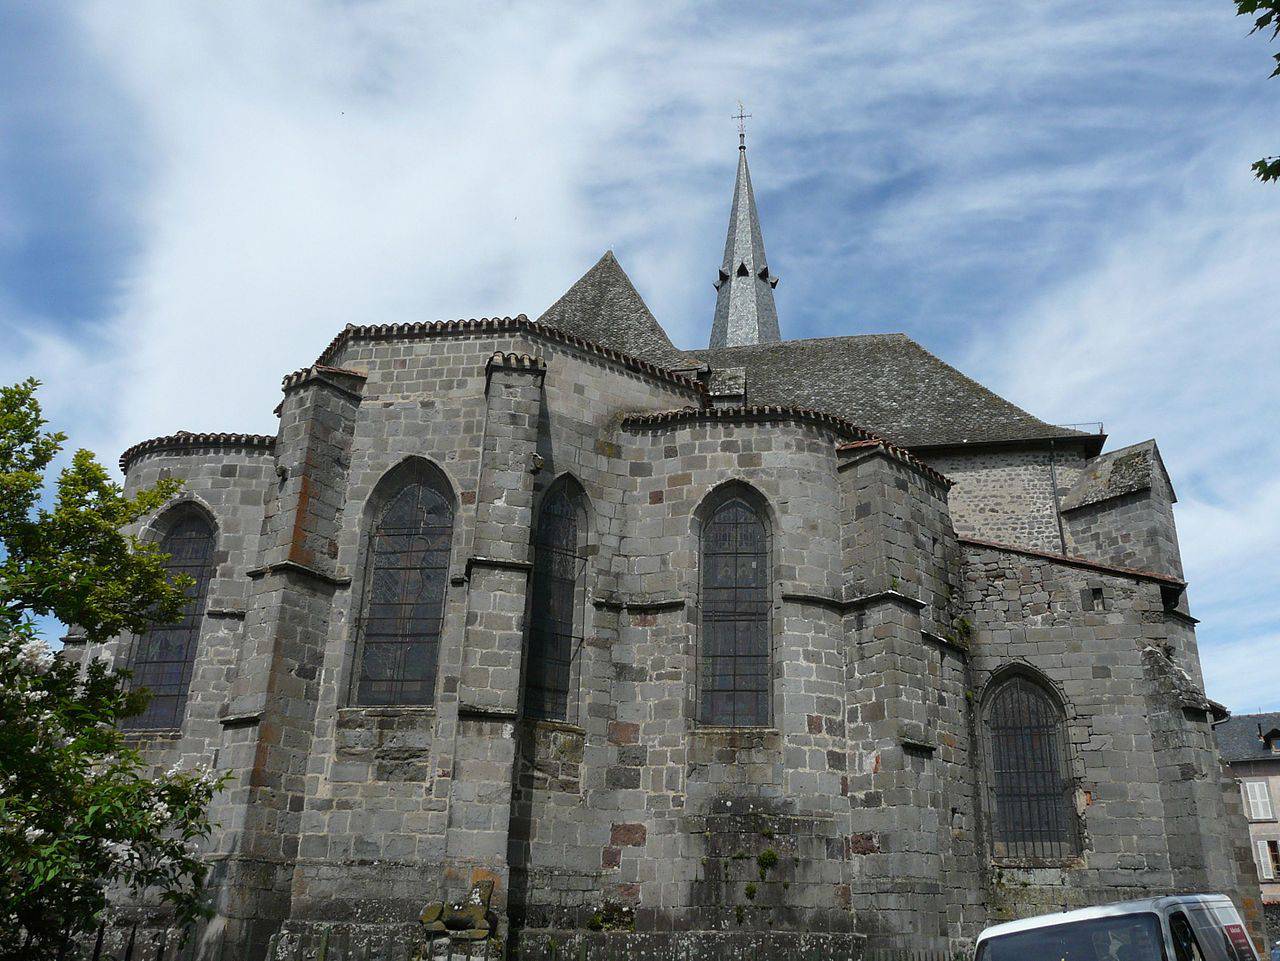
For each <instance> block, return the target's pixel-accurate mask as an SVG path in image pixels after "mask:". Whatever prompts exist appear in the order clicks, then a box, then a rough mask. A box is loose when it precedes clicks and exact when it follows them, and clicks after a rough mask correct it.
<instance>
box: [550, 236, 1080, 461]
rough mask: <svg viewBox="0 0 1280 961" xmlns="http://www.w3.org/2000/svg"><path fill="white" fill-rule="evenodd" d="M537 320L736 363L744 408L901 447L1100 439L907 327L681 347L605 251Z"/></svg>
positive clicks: (641, 352)
mask: <svg viewBox="0 0 1280 961" xmlns="http://www.w3.org/2000/svg"><path fill="white" fill-rule="evenodd" d="M538 321H539V323H543V324H547V325H549V326H552V327H556V328H558V329H560V330H562V331H565V332H566V333H569V334H572V335H574V336H577V337H581V338H584V339H586V340H589V341H594V342H595V343H598V344H602V345H604V346H606V347H610V348H612V349H614V350H619V351H623V352H625V353H628V354H632V355H634V356H637V357H641V358H643V359H645V360H648V361H650V362H652V363H654V364H657V365H658V366H662V367H667V368H669V369H680V368H684V369H688V368H690V367H695V366H697V365H699V364H707V365H710V367H711V368H713V369H716V370H723V369H725V368H743V369H744V372H745V378H746V380H745V384H746V394H745V396H744V397H743V398H742V400H741V403H742V404H743V405H760V406H770V405H776V406H783V407H803V408H812V409H816V410H821V411H824V412H826V413H829V414H832V415H834V416H836V417H840V418H843V419H845V420H847V421H851V422H852V423H854V424H857V425H859V426H860V427H864V428H866V429H868V430H871V431H874V432H875V433H877V434H880V435H882V436H884V437H885V438H887V439H888V440H890V441H891V442H893V443H894V444H897V445H899V446H902V447H911V448H921V447H938V446H944V445H948V446H949V445H964V444H982V443H991V442H1004V441H1019V440H1039V439H1044V438H1050V437H1053V438H1082V439H1084V440H1085V441H1086V443H1087V445H1088V446H1089V448H1090V449H1089V453H1090V454H1096V453H1097V452H1098V451H1099V450H1101V448H1102V441H1103V439H1104V438H1103V437H1102V436H1101V435H1098V434H1086V433H1083V432H1081V431H1077V430H1072V429H1070V428H1066V427H1055V426H1054V425H1052V424H1046V423H1045V422H1044V421H1042V420H1040V419H1039V418H1036V417H1033V416H1032V415H1031V414H1029V413H1027V412H1026V411H1024V410H1022V409H1021V408H1020V407H1016V406H1015V405H1013V404H1011V403H1009V401H1007V400H1005V399H1004V398H1002V397H999V396H997V395H996V394H994V393H992V392H991V391H989V390H987V388H985V387H983V386H982V385H981V384H979V383H978V382H977V381H975V380H972V379H971V378H969V377H966V376H965V375H964V374H962V373H960V371H958V370H956V369H955V368H954V367H952V366H951V365H950V364H947V363H944V362H943V361H942V360H940V359H939V358H938V357H935V356H934V355H933V354H931V353H929V351H927V350H925V349H924V348H923V347H921V346H920V345H919V344H917V343H916V342H915V341H914V340H912V339H911V338H910V337H907V336H906V335H905V334H865V335H857V336H850V337H823V338H817V339H813V340H784V341H780V342H777V343H763V344H751V345H749V346H743V347H724V348H717V349H707V350H695V351H683V352H682V351H679V350H677V349H676V348H675V347H674V346H672V344H671V340H670V338H668V337H667V335H666V332H665V331H664V330H663V329H662V326H661V325H660V324H659V323H658V321H657V320H656V319H655V318H654V316H653V314H652V313H651V312H650V311H649V308H648V307H647V306H646V305H645V302H644V300H643V299H642V298H641V297H640V294H639V293H637V292H636V289H635V286H634V285H633V284H632V283H631V280H630V278H629V277H627V274H626V272H625V271H624V270H623V269H622V266H621V265H620V264H619V263H618V261H617V259H616V258H615V257H614V255H613V252H612V251H607V252H606V253H605V255H604V256H603V257H601V258H600V260H599V261H598V262H597V263H596V265H595V266H594V267H592V268H591V269H590V270H588V271H587V272H586V273H585V274H583V276H582V277H581V278H580V279H579V280H578V282H577V283H575V284H574V285H573V286H572V287H570V288H569V290H568V291H567V292H566V293H565V294H564V296H563V297H561V298H560V299H559V300H557V301H556V302H555V303H554V304H552V305H551V307H549V308H548V309H547V311H546V313H544V314H543V315H542V316H541V317H539V318H538Z"/></svg>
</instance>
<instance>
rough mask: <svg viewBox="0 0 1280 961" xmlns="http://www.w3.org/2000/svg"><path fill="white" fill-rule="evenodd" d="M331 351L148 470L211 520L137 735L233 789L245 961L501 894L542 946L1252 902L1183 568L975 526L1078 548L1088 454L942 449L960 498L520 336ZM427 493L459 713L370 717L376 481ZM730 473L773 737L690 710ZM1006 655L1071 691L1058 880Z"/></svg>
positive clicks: (862, 936) (839, 431)
mask: <svg viewBox="0 0 1280 961" xmlns="http://www.w3.org/2000/svg"><path fill="white" fill-rule="evenodd" d="M329 354H331V356H329V355H326V360H327V361H328V362H329V363H331V364H333V365H339V366H334V367H328V366H326V367H315V368H309V369H308V370H306V371H301V372H299V373H298V374H296V375H291V376H290V378H288V379H287V380H286V396H285V401H284V403H283V404H282V407H281V427H280V434H279V437H278V438H277V441H276V449H275V452H274V454H272V453H270V452H267V451H265V450H255V451H247V450H243V451H241V450H218V451H206V452H204V453H195V452H189V451H184V452H181V453H162V452H156V453H151V454H145V455H142V456H140V457H139V458H137V459H136V461H135V462H134V464H133V465H132V466H131V468H130V472H129V484H130V485H138V484H142V483H148V482H150V481H151V480H154V478H155V477H156V476H158V474H157V473H156V472H157V471H159V470H160V469H173V470H175V471H177V470H179V469H180V470H182V471H183V472H184V474H183V476H184V477H186V478H187V480H188V488H187V490H186V491H184V495H183V496H190V497H197V498H200V499H201V501H202V503H205V505H206V507H207V508H208V509H209V510H210V512H211V513H212V514H213V516H214V517H215V519H216V520H217V522H218V524H219V530H220V541H219V550H220V552H221V553H220V554H219V564H220V566H219V571H218V576H217V578H216V579H215V583H214V588H213V590H212V592H211V600H210V607H211V611H210V616H209V617H208V618H207V623H206V628H205V631H204V632H203V633H202V636H201V646H200V652H199V655H198V660H197V671H196V682H195V683H194V684H193V687H192V693H191V709H190V716H189V720H188V723H187V725H186V730H185V732H184V734H183V735H182V736H181V737H177V736H175V735H172V734H169V735H166V736H165V737H164V738H163V739H161V738H156V739H155V745H154V746H153V748H152V750H153V751H154V752H155V753H156V757H157V758H160V757H161V756H163V757H165V758H170V757H176V756H179V755H181V756H184V757H187V756H189V757H190V758H192V759H206V760H209V761H211V762H214V763H216V764H217V765H218V766H219V767H222V768H229V769H231V770H232V771H233V774H234V779H233V782H232V785H231V787H230V788H229V790H228V791H226V792H225V793H224V795H223V796H221V797H220V799H219V802H218V805H217V807H216V809H215V817H216V818H217V820H218V825H219V827H218V834H217V838H216V839H215V844H214V847H215V858H216V862H215V872H214V881H215V885H217V886H218V891H217V894H218V899H217V908H218V912H219V913H218V916H217V917H216V918H215V921H214V926H213V927H212V928H211V930H221V931H224V932H226V936H227V937H228V938H232V939H233V940H234V941H235V943H249V944H253V945H256V946H257V947H256V948H255V949H254V950H255V951H257V952H259V953H260V952H261V951H262V950H265V945H266V943H267V940H268V939H269V938H270V937H271V935H272V934H273V933H274V932H275V931H276V930H277V929H279V928H280V927H281V925H282V924H283V925H284V930H285V931H286V933H287V934H288V936H289V937H290V938H292V939H293V940H294V941H295V942H297V943H308V944H310V943H313V940H314V938H315V937H320V936H321V933H322V932H323V931H326V930H328V929H329V927H330V926H333V925H337V926H339V927H341V928H343V930H349V931H365V932H368V931H392V930H400V929H401V928H402V927H403V926H404V925H406V924H409V923H411V922H412V919H413V918H414V917H415V916H416V915H417V912H418V911H419V909H421V907H422V906H423V904H424V903H426V902H429V901H437V900H445V899H452V898H457V897H460V896H461V895H462V894H464V893H465V892H466V890H467V889H468V888H469V886H470V885H471V884H472V883H474V882H476V881H486V880H487V881H492V882H493V883H494V885H495V887H494V899H493V905H494V908H495V911H496V912H497V915H498V917H497V924H496V927H495V931H496V932H497V933H498V934H499V935H500V936H501V937H504V938H507V939H508V940H509V942H510V943H511V944H512V945H515V946H516V948H517V951H518V956H520V957H528V958H536V957H543V956H547V955H546V945H548V944H557V945H560V946H561V947H563V948H564V949H565V950H569V949H572V950H577V949H578V947H579V946H581V945H582V944H586V943H587V942H588V941H590V942H591V943H592V944H598V945H606V944H607V945H612V946H614V947H616V946H617V945H625V946H630V948H634V949H636V950H646V951H647V950H651V949H652V950H659V949H661V950H666V949H667V948H668V947H673V946H674V947H679V948H689V947H694V948H697V949H698V950H699V951H703V952H704V954H705V956H706V957H707V958H708V959H711V961H714V959H718V958H720V957H725V956H726V955H725V954H724V952H725V951H738V950H741V949H743V948H744V946H748V945H753V944H754V945H759V946H762V947H765V946H768V949H769V950H775V951H777V952H779V953H788V952H789V956H796V957H803V956H805V952H814V951H821V952H828V953H830V952H835V956H841V953H844V954H848V955H849V956H853V955H854V954H855V953H856V951H857V950H860V949H861V948H862V947H867V948H873V949H874V948H910V949H917V950H950V949H954V948H959V947H962V946H963V945H964V944H965V943H966V941H967V939H970V938H972V937H973V936H974V935H976V933H977V932H978V931H979V930H980V929H981V927H982V926H983V925H984V924H985V923H987V921H988V920H989V919H1002V918H1005V917H1009V916H1012V915H1014V914H1019V915H1021V914H1028V913H1034V912H1035V911H1036V910H1041V909H1042V910H1051V909H1057V908H1060V907H1062V906H1063V903H1064V898H1065V900H1066V901H1067V902H1069V903H1070V904H1077V903H1080V904H1083V903H1093V902H1096V901H1102V900H1115V899H1118V898H1121V897H1125V896H1131V895H1141V894H1148V893H1155V892H1162V891H1166V890H1169V889H1171V888H1175V887H1179V886H1192V885H1196V884H1201V883H1203V884H1208V885H1210V886H1218V887H1220V888H1222V889H1227V888H1229V887H1231V886H1232V885H1233V884H1235V883H1236V881H1235V877H1236V876H1235V875H1234V874H1233V873H1232V872H1233V865H1237V866H1238V851H1232V850H1231V845H1230V843H1229V842H1224V841H1223V839H1222V837H1221V836H1220V835H1221V829H1220V825H1221V824H1222V823H1226V821H1227V820H1229V818H1230V817H1231V816H1232V814H1231V812H1230V810H1229V805H1227V803H1226V802H1225V801H1223V800H1222V798H1221V796H1220V795H1221V792H1220V790H1219V788H1220V781H1219V780H1216V779H1215V777H1214V768H1213V761H1214V758H1215V755H1214V754H1213V751H1212V746H1211V742H1210V740H1209V734H1208V725H1207V723H1206V722H1205V721H1204V719H1203V718H1201V717H1198V716H1196V710H1197V708H1196V706H1195V705H1196V704H1197V703H1200V702H1195V696H1196V694H1197V692H1200V687H1199V685H1200V679H1199V668H1198V661H1197V656H1196V650H1195V639H1194V631H1193V629H1192V623H1193V622H1192V621H1191V619H1190V618H1188V617H1187V615H1186V614H1185V610H1184V609H1182V608H1178V607H1177V606H1176V605H1174V606H1171V604H1170V601H1171V600H1175V601H1176V600H1178V598H1177V597H1175V596H1174V595H1178V593H1179V592H1178V591H1177V590H1176V589H1174V590H1173V594H1172V595H1171V594H1170V590H1171V589H1173V588H1176V587H1177V582H1176V581H1174V580H1173V579H1171V578H1163V579H1162V578H1159V577H1142V576H1125V575H1123V574H1121V573H1117V572H1115V571H1107V570H1103V569H1100V568H1095V567H1091V566H1090V565H1088V564H1084V563H1078V562H1068V561H1065V560H1064V561H1057V560H1054V559H1053V558H1047V557H1044V556H1037V555H1033V554H1029V553H1019V552H1018V551H1017V550H997V549H994V548H987V547H982V546H979V545H975V544H972V543H970V544H967V545H966V544H964V543H962V542H961V541H959V540H958V539H957V530H956V528H959V529H960V532H961V533H962V534H968V535H976V536H978V537H981V538H985V539H992V540H1000V541H1012V542H1014V543H1016V544H1020V545H1022V546H1024V547H1027V548H1035V549H1043V550H1050V551H1054V550H1058V549H1059V548H1060V540H1059V533H1058V524H1057V518H1056V513H1055V508H1054V491H1053V486H1054V479H1055V477H1056V482H1057V485H1058V487H1059V488H1060V489H1065V488H1066V487H1067V486H1068V485H1069V484H1070V483H1071V482H1072V480H1073V479H1074V476H1075V475H1074V474H1073V471H1074V472H1078V470H1079V467H1080V464H1081V463H1082V461H1081V460H1080V459H1079V457H1078V455H1075V454H1070V455H1068V453H1066V452H1064V451H1061V450H1060V451H1057V452H1056V453H1055V454H1054V455H1053V459H1052V462H1051V461H1050V455H1049V453H1048V452H1047V451H1043V450H1031V449H1022V450H1019V449H1009V450H1004V451H1001V452H992V451H988V452H967V453H965V452H961V453H956V454H948V455H945V456H943V455H938V456H935V457H933V458H932V461H931V463H932V464H933V466H934V467H936V468H938V469H940V470H942V471H943V472H944V473H946V474H947V475H949V476H950V478H951V479H952V480H954V481H955V486H954V487H951V489H950V490H948V487H947V484H946V482H945V481H944V480H943V479H941V478H939V477H938V476H937V475H936V474H935V473H933V472H932V471H930V470H928V469H925V468H923V467H922V466H921V465H920V464H919V463H917V462H913V461H912V459H911V458H910V457H909V456H906V455H905V454H903V453H902V452H899V451H894V450H892V449H889V448H886V447H884V446H881V445H876V444H874V443H865V442H864V443H859V442H858V441H857V440H856V438H854V437H852V436H851V432H850V431H849V430H848V429H847V428H845V427H842V426H840V425H838V424H835V423H833V422H831V421H829V420H827V421H824V420H822V419H821V418H817V417H811V416H799V415H792V414H788V413H785V412H782V411H777V410H774V411H770V410H755V411H749V410H743V411H738V412H736V413H735V412H734V411H733V410H732V409H724V408H721V409H716V410H690V409H688V408H701V407H702V406H703V400H704V398H703V396H702V394H701V392H700V391H699V390H698V388H697V387H696V386H695V385H694V384H693V383H692V382H690V381H688V380H685V379H683V378H680V377H675V376H672V375H670V374H664V373H662V372H659V371H655V370H653V369H648V368H645V367H644V366H643V365H638V364H636V363H634V362H630V361H628V360H627V359H626V358H621V357H620V356H618V355H612V354H609V353H608V352H601V351H598V350H593V349H590V348H589V346H583V345H579V344H574V343H572V342H569V341H567V340H565V339H564V338H560V337H557V336H549V335H541V334H538V333H537V332H536V331H532V330H529V329H526V328H522V327H519V326H518V325H516V326H511V325H507V326H504V325H502V324H499V325H497V326H494V325H489V326H484V325H482V324H460V325H455V326H454V327H451V328H449V329H444V328H440V329H433V330H430V331H427V332H421V331H419V332H418V333H416V334H414V335H413V336H408V335H398V334H397V333H396V331H395V330H394V329H390V328H388V329H386V330H381V331H375V332H373V333H366V334H361V335H360V336H354V335H352V336H349V337H346V338H345V339H343V340H341V341H340V342H339V344H338V345H337V346H336V347H335V348H334V349H333V350H332V351H330V352H329ZM682 409H684V410H682ZM652 412H674V413H666V414H663V415H662V416H644V415H645V414H646V413H652ZM851 441H852V443H851ZM1073 458H1074V459H1073ZM414 470H429V471H432V472H438V475H439V477H440V478H442V479H443V480H442V483H443V484H444V486H445V487H446V488H447V493H448V495H449V497H450V499H451V503H452V506H453V511H454V530H453V534H452V539H451V541H450V547H449V550H450V559H449V571H448V574H449V577H448V584H447V587H446V592H445V597H444V615H443V623H442V630H441V638H440V648H439V653H438V673H437V677H436V687H435V694H434V698H433V700H432V703H430V704H426V705H421V706H413V707H410V706H395V707H370V706H361V705H359V704H357V703H355V701H354V699H353V698H352V696H351V688H352V674H353V670H354V665H355V659H356V648H357V642H358V638H359V629H360V624H359V621H360V612H361V610H362V605H363V601H364V592H365V590H366V585H365V571H366V568H367V556H366V555H367V550H368V539H369V531H370V528H371V524H372V522H373V516H374V514H375V505H376V504H377V503H378V502H379V501H378V498H379V496H381V495H380V493H379V492H380V490H381V488H380V487H379V484H380V482H385V480H386V479H387V478H388V477H392V478H394V477H396V476H399V475H398V474H397V472H402V471H414ZM566 474H568V475H571V476H572V477H573V478H575V479H576V481H577V482H578V483H580V484H581V487H582V490H583V492H584V495H585V500H586V502H587V506H586V508H585V515H586V516H585V527H586V531H585V534H584V538H583V548H584V557H585V560H584V571H583V576H582V578H581V583H582V588H581V592H580V593H581V596H580V598H579V599H578V603H579V606H580V609H581V610H580V616H579V617H578V619H577V620H578V622H580V624H581V636H580V638H578V639H577V648H576V651H575V664H574V669H573V688H572V691H571V698H572V699H573V704H572V708H571V710H570V712H569V716H568V717H567V718H565V719H563V720H554V721H545V720H538V721H535V720H532V719H529V718H526V717H524V716H523V715H522V710H521V681H520V677H521V674H522V671H523V667H524V665H523V663H522V661H523V650H524V642H523V638H524V629H525V623H524V622H525V619H526V616H527V613H526V612H527V610H528V603H529V600H528V596H527V595H528V583H529V581H528V570H529V566H530V558H531V554H530V550H529V547H530V537H531V535H532V531H533V529H534V526H535V524H536V518H537V512H538V507H539V504H540V502H541V498H542V496H543V495H544V494H545V492H546V491H547V490H548V488H549V487H550V486H551V485H552V484H553V483H554V482H555V481H556V480H557V478H561V477H563V476H564V475H566ZM726 484H733V485H736V488H735V489H737V490H739V491H741V492H743V493H744V496H746V497H748V498H749V499H751V500H752V501H754V502H756V503H758V504H759V505H760V508H761V509H762V510H763V512H764V513H765V515H766V516H767V519H768V527H769V566H770V575H771V576H770V578H769V580H770V584H771V588H770V590H771V593H770V631H771V638H772V663H771V677H770V708H771V710H770V719H769V723H768V724H767V725H765V726H762V727H760V728H749V729H743V728H734V729H726V728H717V727H711V726H708V725H704V724H702V723H701V722H700V719H699V718H698V703H699V699H698V683H699V633H700V631H701V614H700V596H699V595H700V571H699V565H700V563H701V558H700V542H699V539H700V529H701V521H702V510H703V506H704V505H705V504H706V503H707V500H708V498H709V497H711V496H713V495H715V494H716V493H717V492H718V491H720V490H722V489H723V488H724V485H726ZM1131 517H1132V515H1131V514H1128V513H1126V512H1124V511H1120V512H1118V513H1115V514H1114V515H1113V516H1112V519H1111V520H1110V521H1109V523H1113V525H1114V526H1115V529H1116V530H1121V526H1120V525H1123V524H1127V523H1130V518H1131ZM953 518H954V527H953ZM1171 523H1172V520H1171V514H1170V515H1169V524H1170V525H1171ZM1080 530H1081V535H1080V536H1081V537H1082V538H1084V536H1085V535H1084V528H1083V527H1081V529H1080ZM1170 530H1171V526H1170ZM1081 543H1082V544H1083V543H1084V540H1082V541H1081ZM1100 543H1101V542H1099V544H1100ZM1126 543H1127V542H1126ZM1159 546H1160V548H1161V549H1162V550H1172V551H1173V552H1174V554H1173V556H1174V557H1176V540H1170V539H1168V538H1167V537H1166V538H1163V539H1162V540H1160V545H1159ZM1081 549H1082V550H1083V548H1081ZM1090 549H1098V550H1100V549H1101V547H1100V546H1099V547H1096V548H1090ZM214 598H218V600H216V601H215V600H214ZM1010 665H1021V666H1022V667H1023V668H1024V669H1026V670H1034V671H1036V672H1038V674H1039V675H1040V676H1042V677H1043V678H1045V680H1046V682H1047V683H1049V684H1050V685H1052V686H1053V688H1054V689H1055V690H1056V691H1057V692H1058V693H1059V695H1060V696H1061V698H1062V700H1063V702H1064V703H1065V705H1066V707H1067V713H1068V719H1069V723H1068V731H1069V740H1070V744H1071V763H1072V776H1073V777H1074V778H1075V780H1076V782H1077V784H1078V788H1079V790H1078V791H1077V793H1076V800H1077V803H1078V811H1079V816H1080V825H1081V828H1082V832H1083V834H1082V836H1083V838H1084V847H1083V852H1082V855H1081V856H1080V857H1078V858H1070V859H1066V860H1064V862H1063V863H1060V864H1052V865H1045V864H1039V865H1036V866H1034V867H1032V866H1029V865H1020V864H1012V863H1006V864H1001V865H998V866H995V867H993V865H992V860H991V858H990V855H989V850H990V848H989V843H988V840H989V839H988V838H987V836H986V834H985V827H984V816H985V812H984V806H983V803H982V798H983V796H984V795H983V775H982V773H981V772H982V743H983V741H982V738H983V727H982V715H981V712H980V706H981V704H982V698H983V696H984V694H985V692H986V690H987V689H988V686H989V684H990V682H991V679H992V678H993V676H995V675H996V673H997V672H999V671H1002V670H1004V669H1007V668H1008V667H1009V666H1010ZM1202 696H1203V695H1202V692H1201V693H1200V697H1202ZM1193 702H1194V703H1193ZM1201 713H1202V714H1203V711H1201ZM1235 890H1237V891H1239V890H1243V888H1240V887H1239V886H1237V887H1236V888H1235ZM1246 893H1247V892H1246ZM508 921H509V922H510V926H509V927H508ZM219 926H220V927H219ZM343 936H345V935H343ZM308 939H312V940H308ZM557 950H559V948H558V949H557ZM592 950H593V951H594V950H596V948H594V947H593V948H592ZM610 950H612V948H610ZM717 952H719V953H717ZM602 956H606V955H602ZM823 956H827V955H823ZM815 957H816V955H815Z"/></svg>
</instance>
